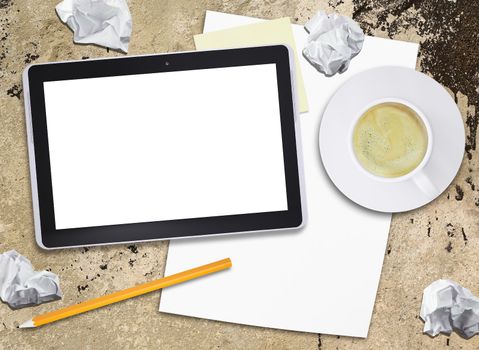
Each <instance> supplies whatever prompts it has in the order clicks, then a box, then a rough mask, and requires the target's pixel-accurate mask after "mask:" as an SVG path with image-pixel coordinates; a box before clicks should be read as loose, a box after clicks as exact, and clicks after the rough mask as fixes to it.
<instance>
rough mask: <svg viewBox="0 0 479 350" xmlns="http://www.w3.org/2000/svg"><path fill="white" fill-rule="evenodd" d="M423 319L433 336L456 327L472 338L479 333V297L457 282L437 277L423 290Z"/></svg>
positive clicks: (426, 329)
mask: <svg viewBox="0 0 479 350" xmlns="http://www.w3.org/2000/svg"><path fill="white" fill-rule="evenodd" d="M421 318H422V320H423V321H424V333H427V334H429V335H430V336H432V337H435V336H436V335H438V334H439V333H446V334H451V332H452V331H453V330H454V331H456V332H457V333H459V334H460V335H461V336H462V337H464V338H471V337H472V336H473V335H475V334H477V333H479V298H477V297H476V296H475V295H474V294H472V293H471V291H470V290H469V289H467V288H464V287H462V286H461V285H459V284H458V283H456V282H454V281H451V280H447V279H441V280H437V281H435V282H433V283H431V284H430V285H429V286H428V287H427V288H426V289H424V293H423V297H422V306H421Z"/></svg>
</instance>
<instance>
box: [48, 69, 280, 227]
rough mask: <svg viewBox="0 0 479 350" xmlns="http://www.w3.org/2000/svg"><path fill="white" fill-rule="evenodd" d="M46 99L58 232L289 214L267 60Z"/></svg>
mask: <svg viewBox="0 0 479 350" xmlns="http://www.w3.org/2000/svg"><path fill="white" fill-rule="evenodd" d="M44 91H45V104H46V116H47V128H48V141H49V148H50V165H51V174H52V187H53V201H54V210H55V222H56V228H57V229H66V228H76V227H89V226H102V225H114V224H125V223H137V222H150V221H161V220H175V219H184V218H198V217H211V216H221V215H230V214H246V213H259V212H270V211H282V210H287V209H288V206H287V196H286V183H285V174H284V162H283V147H282V139H281V123H280V112H279V105H278V90H277V81H276V66H275V65H274V64H264V65H254V66H242V67H228V68H215V69H202V70H193V71H180V72H168V73H152V74H141V75H129V76H118V77H106V78H89V79H77V80H65V81H53V82H45V83H44Z"/></svg>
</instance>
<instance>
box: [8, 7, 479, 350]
mask: <svg viewBox="0 0 479 350" xmlns="http://www.w3.org/2000/svg"><path fill="white" fill-rule="evenodd" d="M58 1H59V0H43V1H40V0H36V1H31V0H15V1H13V0H0V78H1V80H0V252H3V251H6V250H9V249H17V250H18V251H19V252H21V253H22V254H24V255H26V256H27V257H29V258H30V259H31V260H32V262H33V264H34V266H35V267H36V268H38V269H49V270H52V271H54V272H55V273H57V274H59V275H60V278H61V284H62V288H63V292H64V298H63V299H62V300H61V301H57V302H53V303H49V304H46V305H41V306H39V307H35V308H26V309H22V310H17V311H12V310H10V309H9V308H8V306H7V305H5V304H1V303H0V348H1V349H58V348H64V349H82V348H85V349H110V348H121V349H139V348H161V349H190V348H194V349H213V348H215V349H217V348H224V349H446V348H447V349H477V348H479V337H475V338H473V339H470V340H464V339H462V338H460V337H459V336H457V335H456V334H453V335H451V336H444V335H440V336H438V337H436V338H434V339H432V338H430V337H428V336H426V335H423V334H422V327H423V323H422V321H421V320H420V319H419V316H418V314H419V308H420V302H421V293H422V290H423V288H424V287H425V286H427V285H428V284H429V283H430V282H432V281H433V280H435V279H437V278H441V277H447V278H451V279H454V280H456V281H458V282H459V283H461V284H463V285H464V286H467V287H468V288H470V289H471V290H472V291H473V292H475V293H476V294H479V273H478V271H477V255H478V254H477V253H478V252H479V250H478V249H479V226H478V224H479V216H478V212H479V193H478V192H479V187H476V184H475V183H476V182H477V179H478V167H477V162H478V160H477V158H478V154H477V152H476V140H477V137H476V132H477V126H478V121H479V119H478V118H479V115H478V113H477V108H478V107H479V91H478V90H477V87H478V85H479V74H478V70H477V57H478V56H479V49H478V48H479V45H478V32H479V30H478V29H479V22H478V18H479V3H478V2H476V1H467V0H449V1H448V0H440V1H435V0H393V1H386V0H373V1H363V0H354V1H352V0H330V1H326V0H322V1H312V0H295V1H286V0H282V1H274V0H269V1H260V0H237V1H223V2H222V1H214V0H200V1H188V0H178V1H169V0H163V1H158V0H157V1H154V0H131V1H129V5H130V9H131V12H132V16H133V25H134V29H133V37H132V41H131V46H130V54H144V53H154V52H165V51H178V50H187V49H193V47H194V46H193V40H192V37H193V34H197V33H200V32H201V29H202V22H203V18H204V11H205V10H206V9H211V10H217V11H224V12H230V13H237V14H243V15H250V16H257V17H263V18H276V17H279V16H290V17H291V18H292V21H293V22H295V23H304V22H305V21H307V19H308V18H309V17H310V16H311V15H312V14H314V13H315V11H317V10H319V9H322V10H326V11H333V10H335V11H337V12H340V13H342V14H345V15H349V16H353V17H354V18H355V19H356V20H358V21H359V22H360V23H361V25H362V27H363V29H364V30H365V31H366V32H367V33H369V34H372V35H377V36H381V37H391V38H397V39H402V40H410V41H416V42H420V43H421V53H420V57H419V62H418V69H419V70H421V71H424V72H426V73H428V74H430V75H431V76H433V77H434V78H436V79H437V80H438V81H439V82H441V83H442V84H443V85H445V86H446V87H447V88H448V89H449V90H450V92H451V95H452V96H453V97H454V98H455V99H456V101H457V103H458V105H459V107H460V109H461V112H462V116H463V118H464V122H465V126H466V134H467V143H466V151H467V153H466V155H465V158H464V162H463V165H462V168H461V170H460V173H459V175H458V176H457V178H456V179H455V181H454V182H453V183H452V185H451V186H450V188H449V189H448V190H447V191H446V192H445V193H444V194H443V195H441V196H440V197H439V198H438V199H437V200H435V201H434V202H433V203H431V204H430V205H427V206H426V207H424V208H421V209H419V210H416V211H413V212H409V213H404V214H400V215H395V216H394V218H393V223H392V226H391V232H390V239H389V244H388V249H387V252H385V254H386V257H385V262H384V268H383V272H382V277H381V283H380V286H379V292H378V296H377V301H376V305H375V311H374V315H373V319H372V324H371V328H370V332H369V336H368V338H367V339H352V338H345V337H336V336H328V335H318V334H304V333H294V332H286V331H278V330H271V329H261V328H255V327H247V326H239V325H234V324H225V323H220V322H213V321H206V320H200V319H192V318H186V317H179V316H172V315H166V314H159V313H158V311H157V309H158V298H159V295H158V293H153V294H150V295H146V296H143V297H140V298H137V299H135V300H130V301H126V302H123V303H121V304H118V305H113V306H111V307H106V308H103V309H101V310H97V311H94V312H90V313H87V314H84V315H81V316H78V317H75V318H72V319H68V320H65V321H62V322H59V323H57V324H54V325H51V326H48V327H44V328H40V329H37V330H22V331H20V330H17V329H16V326H17V325H18V324H19V323H21V322H23V321H25V320H26V319H29V318H30V317H31V316H32V315H34V314H39V313H43V312H45V311H48V310H53V309H56V308H58V307H60V306H65V305H69V304H73V303H78V302H80V301H82V300H86V299H89V298H92V297H96V296H99V295H102V294H105V293H109V292H112V291H115V290H118V289H122V288H125V287H128V286H131V285H133V284H136V283H141V282H145V281H148V280H151V279H154V278H157V277H160V276H162V274H163V269H164V265H165V258H166V254H167V246H168V244H167V243H166V242H165V243H152V244H141V245H137V246H121V245H120V246H112V247H102V248H91V249H76V250H68V251H59V252H45V251H41V250H40V249H39V248H38V247H37V246H36V245H35V242H34V238H33V223H32V210H31V199H30V189H29V177H28V168H27V164H28V163H27V150H26V144H25V123H24V112H23V105H22V104H23V100H22V99H23V97H22V94H21V92H22V87H21V72H22V69H23V68H24V66H25V65H26V64H27V63H29V62H33V61H35V62H47V61H55V60H69V59H81V58H84V57H108V56H117V55H119V54H118V53H114V52H111V51H110V52H108V51H107V50H105V49H102V48H98V47H95V46H80V45H74V44H73V43H72V34H71V32H70V31H69V30H68V29H67V28H66V27H65V26H64V25H62V24H61V23H60V21H59V20H58V18H57V17H56V15H55V12H54V6H55V5H56V3H57V2H58ZM319 278H320V276H319ZM318 317H320V315H318ZM345 317H346V319H347V315H345Z"/></svg>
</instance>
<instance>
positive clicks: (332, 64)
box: [303, 11, 364, 76]
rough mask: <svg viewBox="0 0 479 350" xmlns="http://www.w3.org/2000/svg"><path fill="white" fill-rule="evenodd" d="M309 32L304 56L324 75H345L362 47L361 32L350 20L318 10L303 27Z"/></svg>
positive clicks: (362, 35) (362, 37) (362, 36)
mask: <svg viewBox="0 0 479 350" xmlns="http://www.w3.org/2000/svg"><path fill="white" fill-rule="evenodd" d="M304 28H305V29H306V31H307V32H308V33H309V36H308V41H307V44H306V46H305V47H304V49H303V55H304V57H305V58H306V59H307V60H308V61H309V63H311V64H312V65H313V66H314V67H315V68H316V69H317V70H319V71H320V72H321V73H324V74H325V75H326V76H332V75H334V74H336V73H338V72H339V73H343V72H345V71H346V70H347V69H348V67H349V63H350V62H351V59H352V58H353V57H354V56H356V55H357V54H358V53H359V52H360V51H361V49H362V47H363V42H364V33H363V31H362V30H361V28H360V27H359V25H358V24H357V23H356V22H355V21H354V20H352V19H351V18H349V17H346V16H341V15H338V14H337V13H333V14H331V15H328V14H326V13H325V12H322V11H319V12H318V13H317V14H316V15H315V16H314V17H313V18H311V19H310V20H309V21H308V22H307V23H306V24H305V26H304Z"/></svg>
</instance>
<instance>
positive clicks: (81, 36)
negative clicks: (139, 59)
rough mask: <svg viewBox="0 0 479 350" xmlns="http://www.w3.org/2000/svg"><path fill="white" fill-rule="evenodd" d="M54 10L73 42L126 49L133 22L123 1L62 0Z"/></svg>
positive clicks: (124, 50) (126, 50)
mask: <svg viewBox="0 0 479 350" xmlns="http://www.w3.org/2000/svg"><path fill="white" fill-rule="evenodd" d="M56 11H57V14H58V17H60V19H61V21H62V22H64V23H66V24H67V25H68V27H70V29H71V30H73V41H74V42H76V43H79V44H97V45H100V46H104V47H109V48H110V49H114V50H121V51H123V52H128V44H129V43H130V36H131V27H132V25H131V14H130V10H129V9H128V4H127V3H126V1H125V0H64V1H62V2H61V3H59V4H58V5H57V6H56Z"/></svg>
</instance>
